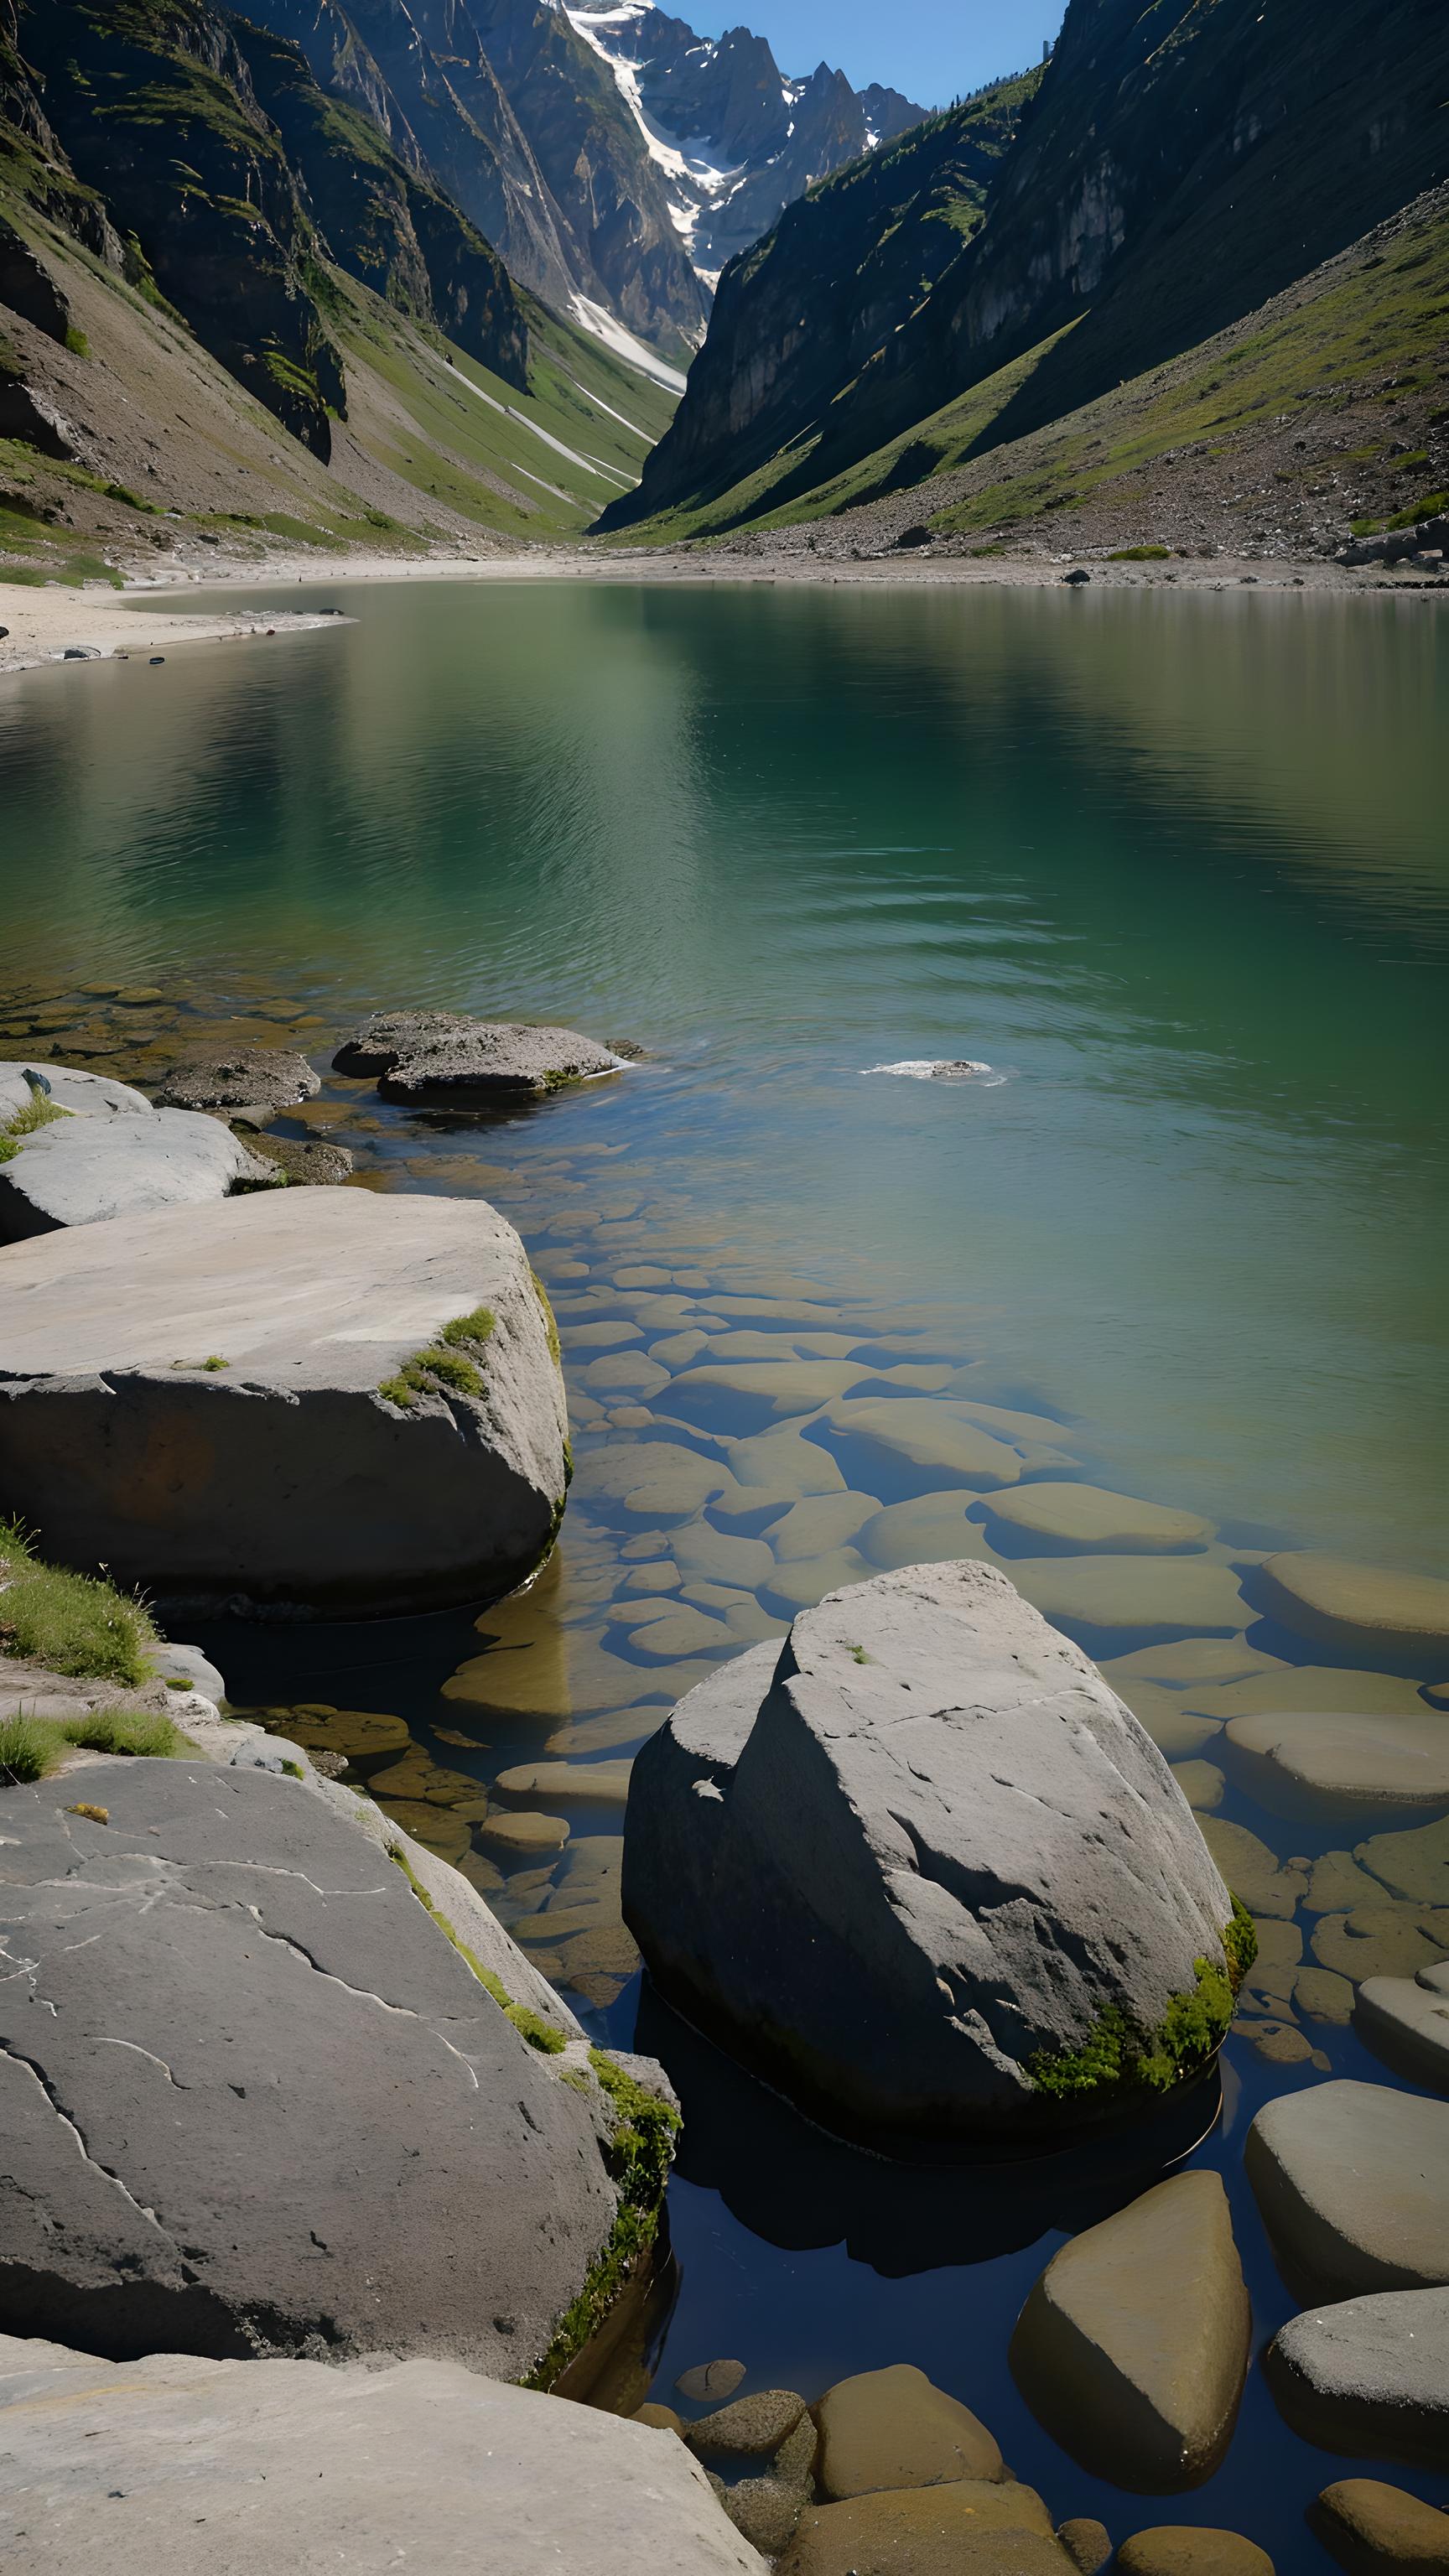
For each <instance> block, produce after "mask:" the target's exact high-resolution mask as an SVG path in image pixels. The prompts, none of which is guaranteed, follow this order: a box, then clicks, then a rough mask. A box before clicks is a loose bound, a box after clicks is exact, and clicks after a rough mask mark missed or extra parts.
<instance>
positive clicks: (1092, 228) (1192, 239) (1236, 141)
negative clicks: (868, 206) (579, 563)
mask: <svg viewBox="0 0 1449 2576" xmlns="http://www.w3.org/2000/svg"><path fill="white" fill-rule="evenodd" d="M1446 78H1449V28H1446V22H1445V18H1444V12H1443V9H1442V7H1441V6H1440V5H1439V0H1387V5H1379V0H1343V5H1342V6H1340V7H1338V8H1337V9H1335V10H1334V11H1333V12H1332V13H1330V14H1329V15H1327V16H1325V13H1324V12H1323V11H1322V10H1321V9H1320V8H1318V7H1317V6H1315V5H1314V0H1275V6H1274V7H1273V8H1271V9H1269V10H1267V11H1260V10H1259V9H1258V8H1257V6H1256V5H1255V0H1162V5H1160V6H1159V7H1157V8H1155V9H1153V10H1152V11H1150V12H1148V13H1147V14H1146V15H1145V16H1144V15H1143V14H1142V13H1141V11H1140V10H1139V9H1138V7H1137V6H1136V0H1071V5H1070V6H1069V8H1068V11H1067V17H1066V21H1065V24H1064V27H1063V31H1062V36H1061V39H1060V41H1059V43H1058V45H1057V48H1056V51H1055V53H1054V55H1053V57H1052V61H1051V63H1050V65H1049V66H1048V67H1047V69H1046V71H1045V73H1044V75H1043V77H1042V79H1041V82H1040V86H1039V88H1038V89H1037V91H1036V94H1035V96H1034V97H1033V98H1032V99H1031V100H1030V101H1029V102H1027V103H1026V105H1025V107H1024V111H1023V112H1022V114H1021V116H1020V123H1019V130H1018V132H1017V134H1016V137H1015V140H1014V141H1013V143H1012V146H1011V149H1010V152H1009V154H1008V155H1007V156H1006V157H1005V159H1004V161H1003V162H1002V163H1001V166H1000V168H999V171H998V173H997V175H996V179H995V182H994V184H993V185H992V186H991V188H990V189H989V192H988V197H987V204H986V217H985V221H984V223H982V224H981V226H980V228H979V231H977V233H976V235H975V238H974V239H970V240H968V241H967V242H966V243H965V245H964V246H963V247H959V248H958V255H957V256H956V257H955V258H954V259H952V260H950V261H948V262H946V263H944V264H942V265H941V266H940V268H939V271H938V273H937V274H936V276H935V277H934V278H933V279H931V280H929V281H928V289H927V292H926V293H925V295H924V296H923V297H920V298H918V299H916V300H915V301H912V300H911V299H910V296H909V288H907V291H906V292H905V293H904V294H902V295H901V296H900V297H899V298H898V300H897V301H896V302H895V303H894V305H893V307H892V310H891V312H890V315H889V317H888V320H887V323H886V327H884V328H882V329H880V330H878V331H877V333H876V334H875V341H876V345H875V346H874V347H873V348H871V349H869V350H864V351H863V350H862V348H861V346H860V343H859V339H858V335H857V334H856V333H855V331H854V330H853V328H852V327H851V322H852V313H853V307H854V305H855V303H856V300H857V297H858V282H857V267H858V263H857V262H854V261H852V260H851V258H850V257H849V255H848V251H847V248H846V243H845V238H844V237H845V236H846V235H848V234H849V233H850V231H851V225H850V218H849V215H848V212H847V196H846V192H845V191H844V189H843V188H842V186H841V184H840V183H839V182H837V183H836V185H835V186H834V187H832V188H827V189H822V190H819V191H817V192H816V193H815V194H814V195H812V196H811V197H810V198H809V199H808V200H807V201H806V202H805V204H804V205H803V206H801V207H798V208H793V209H792V210H791V212H790V214H789V215H787V217H786V218H785V219H784V220H783V221H782V223H781V225H780V227H779V230H778V233H777V235H776V236H775V237H774V238H773V240H772V241H771V243H769V244H767V245H764V246H763V247H762V248H761V249H760V250H757V251H756V252H754V253H752V254H750V255H749V256H748V257H747V259H746V260H745V261H744V262H742V263H741V264H740V267H739V268H738V270H734V271H729V272H727V273H726V276H725V278H724V279H723V280H722V282H721V290H720V295H719V300H718V303H717V306H716V313H715V319H714V322H713V324H712V327H711V334H710V341H709V343H708V344H707V346H706V349H705V351H704V352H703V353H702V356H701V360H700V363H699V365H698V366H697V367H696V369H695V371H694V373H693V375H692V378H691V384H690V391H689V394H688V396H687V397H686V400H685V402H684V404H683V405H682V407H681V410H680V412H679V415H678V417H677V419H676V422H675V424H674V426H673V428H672V429H671V431H670V434H669V437H668V439H667V440H666V441H665V443H664V444H663V446H662V447H661V448H660V450H659V451H658V453H657V456H656V458H655V459H654V460H652V461H651V466H650V469H649V471H648V472H647V473H646V476H645V480H644V484H643V486H642V489H641V496H640V498H639V501H638V502H637V503H636V504H633V505H631V504H624V505H621V507H620V509H618V510H616V511H615V512H613V513H611V519H612V521H613V522H614V523H617V522H618V520H619V519H620V518H621V517H622V516H624V515H626V514H627V515H628V516H629V517H638V516H641V515H644V514H645V512H647V511H648V510H650V509H656V510H657V509H659V508H661V507H668V506H672V505H674V504H676V503H677V502H679V501H681V500H683V499H685V498H688V497H690V496H693V495H700V496H703V495H705V494H707V493H708V492H709V491H710V490H711V489H714V490H718V489H720V488H722V484H723V483H724V482H731V483H732V482H733V481H735V480H737V479H738V473H739V464H738V461H737V460H736V461H734V462H733V463H732V462H731V459H730V455H729V451H730V450H731V448H733V447H735V446H736V444H737V442H738V441H739V439H740V437H741V436H742V434H743V435H747V436H748V437H749V438H750V439H751V440H753V441H754V442H755V443H756V445H762V444H763V442H765V441H766V440H769V441H770V442H771V444H772V449H773V452H778V451H779V450H780V449H781V448H782V447H786V446H788V445H789V443H790V442H791V441H792V440H794V439H803V438H804V437H805V436H806V434H807V433H809V432H810V431H811V430H812V428H818V434H817V435H816V436H815V437H814V438H813V440H812V454H811V470H810V476H809V480H810V482H811V483H812V484H813V483H818V482H821V481H824V480H826V479H827V478H828V477H829V476H830V475H832V474H834V473H837V472H839V471H841V470H842V469H844V468H845V467H847V466H849V465H851V464H854V463H855V462H857V461H858V460H859V459H860V458H862V457H864V456H866V455H868V454H869V453H870V452H871V451H872V450H873V449H875V448H876V447H878V446H880V445H882V444H883V443H884V442H885V441H887V440H889V439H893V438H897V437H900V436H901V435H903V434H904V433H907V432H909V431H910V430H911V429H912V427H913V426H914V425H915V424H917V423H920V422H922V421H924V420H926V419H927V418H928V417H929V416H930V415H931V414H932V413H934V412H936V411H937V410H939V409H940V408H941V406H942V405H943V404H945V403H947V402H950V401H952V400H953V399H954V398H955V397H956V396H958V395H960V394H961V393H963V392H965V391H966V390H967V389H968V388H969V387H971V386H972V385H974V384H977V383H979V382H980V381H981V380H982V379H984V378H985V377H987V376H989V375H992V374H994V373H995V372H996V371H997V370H998V369H999V368H1001V367H1002V366H1003V365H1005V364H1006V363H1008V362H1009V361H1011V360H1012V359H1014V358H1016V357H1018V356H1020V355H1022V354H1023V353H1024V352H1026V351H1028V350H1032V349H1036V348H1039V347H1040V345H1041V344H1042V343H1043V342H1044V341H1046V340H1047V339H1049V338H1050V337H1051V335H1052V334H1054V333H1057V332H1065V334H1066V336H1065V337H1064V338H1063V339H1062V340H1061V342H1060V344H1059V346H1057V347H1056V348H1055V349H1053V350H1052V351H1051V352H1050V354H1049V355H1048V356H1046V357H1045V358H1044V359H1043V360H1042V361H1041V363H1039V364H1038V365H1037V366H1036V367H1035V368H1034V370H1033V371H1032V373H1031V379H1030V383H1029V385H1027V386H1026V387H1024V388H1023V390H1022V392H1021V394H1020V395H1019V396H1018V397H1017V398H1016V399H1014V400H1013V401H1012V402H1010V403H1008V404H1007V405H1006V406H1005V407H1004V408H1002V409H1000V410H999V411H998V412H997V414H996V417H995V418H994V420H993V422H992V425H991V428H990V431H989V432H988V433H985V434H984V435H985V436H986V437H987V438H988V439H989V442H990V443H991V444H999V443H1002V442H1004V441H1006V440H1010V439H1012V438H1015V437H1018V436H1020V435H1022V434H1023V433H1025V432H1026V431H1028V430H1031V429H1034V428H1037V427H1039V426H1041V424H1042V423H1043V422H1045V421H1048V420H1052V419H1056V418H1059V417H1061V416H1062V415H1063V414H1064V413H1066V412H1068V411H1071V410H1073V409H1075V408H1076V407H1077V406H1078V405H1080V404H1081V403H1083V402H1085V401H1088V400H1090V399H1092V398H1093V397H1094V396H1096V395H1098V394H1100V393H1102V392H1103V391H1105V390H1106V389H1107V388H1108V387H1110V386H1113V385H1115V384H1117V383H1118V382H1119V381H1121V380H1122V379H1124V378H1127V377H1131V376H1134V375H1137V374H1139V373H1141V371H1142V370H1143V369H1145V368H1147V367H1150V366H1153V365H1155V364H1158V363H1160V362H1161V361H1162V360H1164V359H1167V358H1170V357H1173V356H1175V355H1176V354H1177V353H1178V352H1179V351H1181V350H1183V349H1186V348H1189V347H1191V346H1193V345H1195V344H1196V343H1197V342H1199V341H1202V340H1204V339H1206V338H1208V337H1209V336H1210V335H1211V334H1213V333H1214V332H1216V331H1219V330H1221V329H1222V328H1224V327H1225V326H1226V325H1228V324H1229V323H1231V322H1233V321H1234V320H1236V319H1238V318H1239V317H1240V316H1241V315H1243V314H1244V313H1247V312H1249V311H1252V310H1253V309H1255V308H1256V307H1257V306H1258V305H1260V304H1262V303H1263V302H1264V301H1265V300H1266V299H1267V298H1269V297H1270V296H1272V295H1274V294H1275V293H1277V292H1279V291H1280V290H1281V289H1282V288H1283V287H1284V286H1286V285H1287V284H1289V283H1290V282H1291V281H1292V280H1293V279H1295V278H1298V277H1301V276H1304V275H1305V274H1306V273H1307V272H1308V271H1309V270H1311V269H1312V268H1314V267H1316V266H1317V265H1318V264H1319V263H1320V262H1321V261H1323V260H1325V259H1327V258H1329V257H1331V256H1333V255H1334V254H1335V253H1336V252H1337V251H1339V250H1340V249H1342V248H1344V247H1345V246H1346V245H1347V244H1348V243H1350V242H1352V241H1354V240H1355V239H1357V238H1358V237H1359V236H1360V235H1361V234H1363V233H1364V232H1366V231H1367V230H1368V229H1369V228H1370V227H1371V226H1372V225H1373V224H1375V223H1377V222H1379V221H1381V220H1383V219H1384V218H1385V217H1387V216H1389V215H1390V214H1392V213H1394V212H1395V211H1396V210H1397V209H1398V208H1400V207H1402V206H1403V205H1405V204H1406V203H1407V202H1408V201H1409V200H1410V199H1411V198H1413V197H1415V196H1416V195H1417V194H1418V193H1419V192H1420V191H1421V190H1423V189H1425V188H1426V187H1429V186H1431V185H1432V184H1433V183H1434V181H1435V180H1436V179H1437V178H1440V177H1442V176H1443V175H1444V171H1445V166H1446V161H1445V142H1444V137H1443V132H1442V129H1443V126H1444V117H1443V112H1442V108H1441V107H1440V106H1439V102H1440V101H1442V99H1443V97H1444V93H1445V81H1446ZM968 113H969V111H968ZM885 157H886V159H887V160H889V158H890V156H885ZM933 216H934V209H932V208H931V207H930V206H929V204H927V205H925V206H924V207H921V208H917V207H915V206H911V207H908V208H901V209H898V210H897V209H892V210H891V220H892V221H894V222H896V223H900V222H904V223H905V224H906V225H907V226H908V227H909V230H910V232H911V235H912V236H913V238H919V237H920V235H921V234H922V231H923V228H924V227H926V226H929V224H930V223H931V222H932V220H933ZM882 238H884V233H883V234H882ZM851 246H852V247H853V243H852V245H851ZM899 255H900V250H899V248H898V251H897V256H899ZM786 272H788V273H789V275H790V277H791V279H792V281H798V283H799V284H800V285H801V286H803V283H804V281H805V280H807V279H809V278H810V277H812V276H820V275H821V274H822V273H823V274H824V276H825V277H826V278H827V279H829V280H830V281H831V286H830V288H829V291H828V296H827V297H822V296H820V295H817V296H816V299H815V302H814V306H813V309H812V312H811V330H812V333H813V334H815V335H817V336H818V335H820V334H821V332H822V328H823V330H824V333H825V334H826V336H828V337H829V338H830V339H831V341H832V342H833V344H834V346H835V347H836V349H837V350H838V352H839V358H840V364H839V368H838V372H837V373H836V375H835V377H834V380H833V382H829V383H827V382H825V381H824V380H823V379H822V376H821V373H820V371H819V370H818V369H817V368H815V367H813V366H812V367H810V368H809V369H808V370H807V371H806V372H805V374H804V376H803V377H797V375H796V373H795V371H794V370H793V368H792V359H793V356H794V350H793V346H792V335H793V333H794V332H795V330H796V328H797V325H798V315H799V313H802V312H803V311H804V310H805V309H806V308H805V307H804V305H803V304H802V303H800V301H799V297H798V294H797V296H796V298H795V299H793V303H794V312H793V313H792V311H791V307H792V299H791V297H790V296H788V295H785V294H782V293H781V291H780V281H781V279H782V276H783V274H784V273H786ZM827 303H828V307H829V311H828V312H827V311H826V309H825V308H826V306H827ZM837 308H839V309H837ZM822 316H823V317H824V318H823V321H822ZM1068 326H1072V327H1070V328H1068ZM827 405H828V417H827V416H826V406H827ZM773 497H774V499H775V500H779V499H781V498H783V497H785V495H784V493H782V491H781V490H780V488H779V486H778V485H777V486H776V488H775V492H774V496H773Z"/></svg>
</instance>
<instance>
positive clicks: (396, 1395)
mask: <svg viewBox="0 0 1449 2576" xmlns="http://www.w3.org/2000/svg"><path fill="white" fill-rule="evenodd" d="M493 1325H494V1316H493V1310H492V1308H491V1307H489V1306H475V1307H474V1308H473V1309H472V1311H471V1313H469V1314H466V1315H455V1316H454V1317H453V1320H452V1322H451V1323H449V1324H445V1325H444V1326H443V1329H442V1331H441V1332H440V1333H439V1335H438V1338H437V1340H436V1341H435V1342H432V1343H430V1344H429V1345H428V1347H427V1349H426V1350H421V1351H414V1353H413V1355H412V1358H411V1359H409V1360H404V1361H403V1364H402V1366H401V1368H400V1369H398V1370H397V1371H396V1373H395V1375H394V1376H392V1377H385V1378H384V1379H383V1380H382V1381H381V1383H380V1385H379V1387H378V1390H377V1391H378V1394H379V1395H385V1396H386V1397H387V1400H388V1402H389V1404H398V1405H401V1406H402V1407H403V1409H404V1411H406V1410H407V1408H408V1407H409V1406H410V1405H411V1403H412V1401H413V1398H414V1396H416V1395H441V1394H442V1393H443V1392H444V1391H445V1390H446V1391H447V1392H448V1393H450V1394H453V1395H473V1396H477V1395H481V1394H482V1393H483V1373H482V1371H481V1369H480V1368H479V1367H478V1365H477V1362H476V1360H475V1359H473V1358H470V1357H469V1353H470V1352H476V1353H479V1354H481V1352H482V1349H483V1345H484V1343H485V1342H486V1341H487V1340H488V1337H489V1335H490V1334H491V1332H492V1330H493Z"/></svg>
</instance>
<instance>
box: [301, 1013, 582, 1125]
mask: <svg viewBox="0 0 1449 2576" xmlns="http://www.w3.org/2000/svg"><path fill="white" fill-rule="evenodd" d="M332 1061H333V1064H334V1066H335V1067H336V1069H337V1071H338V1072H339V1073H375V1074H377V1075H378V1076H379V1082H378V1089H379V1090H380V1091H381V1092H382V1094H383V1097H384V1098H385V1099H387V1100H399V1101H427V1100H432V1101H437V1102H442V1103H446V1102H447V1101H448V1100H449V1099H452V1098H458V1099H463V1100H466V1099H468V1098H469V1097H470V1096H474V1095H481V1096H483V1097H485V1098H486V1097H487V1095H488V1094H489V1093H498V1094H501V1095H504V1096H506V1095H508V1094H509V1093H517V1092H543V1091H553V1090H557V1089H558V1088H559V1087H560V1086H562V1085H563V1084H566V1083H571V1082H587V1081H590V1080H592V1079H593V1078H594V1077H595V1076H596V1075H598V1074H601V1073H620V1072H622V1071H623V1069H624V1067H625V1065H626V1064H627V1063H628V1062H629V1061H630V1059H629V1058H628V1057H626V1056H623V1055H620V1054H618V1053H616V1051H615V1050H614V1048H613V1047H607V1046H601V1045H600V1044H599V1042H598V1040H597V1039H596V1038H586V1037H582V1036H581V1035H580V1034H579V1031H578V1030H577V1029H561V1028H552V1027H535V1026H534V1025H533V1024H532V1023H530V1022H528V1021H524V1020H477V1019H469V1018H467V1017H466V1016H464V1015H463V1014H462V1013H459V1012H455V1011H378V1012H375V1013H374V1014H373V1016H372V1018H371V1019H369V1020H364V1021H363V1023H362V1025H361V1027H360V1028H358V1029H355V1030H354V1031H353V1033H352V1035H351V1036H350V1037H348V1038H344V1040H343V1042H342V1044H341V1046H340V1047H339V1048H338V1050H337V1053H336V1054H335V1055H334V1057H333V1059H332Z"/></svg>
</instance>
